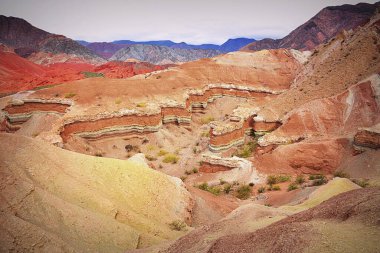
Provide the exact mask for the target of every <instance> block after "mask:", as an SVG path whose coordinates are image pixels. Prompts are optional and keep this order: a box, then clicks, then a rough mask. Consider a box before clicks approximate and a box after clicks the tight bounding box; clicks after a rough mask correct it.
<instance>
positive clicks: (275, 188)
mask: <svg viewBox="0 0 380 253" xmlns="http://www.w3.org/2000/svg"><path fill="white" fill-rule="evenodd" d="M280 190H281V187H280V186H279V185H273V186H272V191H280Z"/></svg>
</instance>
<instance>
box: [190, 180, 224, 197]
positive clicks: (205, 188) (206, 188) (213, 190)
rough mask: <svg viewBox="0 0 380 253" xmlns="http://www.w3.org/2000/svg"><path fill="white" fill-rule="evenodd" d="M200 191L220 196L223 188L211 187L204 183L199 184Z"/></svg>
mask: <svg viewBox="0 0 380 253" xmlns="http://www.w3.org/2000/svg"><path fill="white" fill-rule="evenodd" d="M196 187H198V188H199V189H201V190H203V191H208V192H210V193H212V194H214V195H216V196H218V195H219V194H220V193H221V191H222V188H221V187H220V186H218V185H215V186H209V185H208V184H207V183H206V182H204V183H202V184H199V185H198V186H196Z"/></svg>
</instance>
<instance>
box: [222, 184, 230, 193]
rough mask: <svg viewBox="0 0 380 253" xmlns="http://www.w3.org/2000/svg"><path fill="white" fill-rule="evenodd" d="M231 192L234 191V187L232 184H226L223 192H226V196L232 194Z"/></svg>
mask: <svg viewBox="0 0 380 253" xmlns="http://www.w3.org/2000/svg"><path fill="white" fill-rule="evenodd" d="M231 190H232V185H230V184H224V188H223V191H224V192H225V193H226V194H228V193H230V192H231Z"/></svg>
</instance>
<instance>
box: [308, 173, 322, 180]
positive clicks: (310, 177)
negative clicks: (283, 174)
mask: <svg viewBox="0 0 380 253" xmlns="http://www.w3.org/2000/svg"><path fill="white" fill-rule="evenodd" d="M323 177H324V176H323V175H321V174H317V175H310V176H309V180H314V179H322V178H323Z"/></svg>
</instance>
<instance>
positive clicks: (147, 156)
mask: <svg viewBox="0 0 380 253" xmlns="http://www.w3.org/2000/svg"><path fill="white" fill-rule="evenodd" d="M145 158H146V159H147V160H148V161H156V160H157V158H156V157H155V156H151V155H145Z"/></svg>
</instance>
